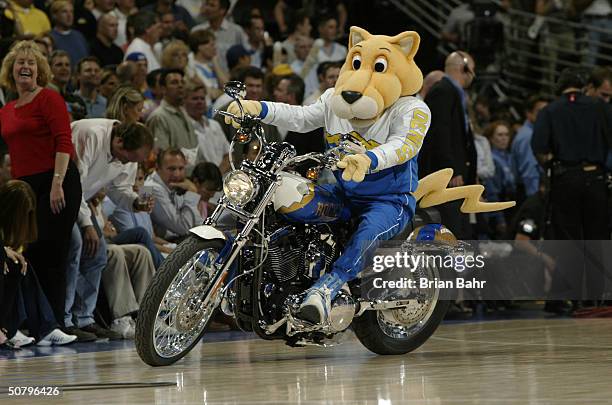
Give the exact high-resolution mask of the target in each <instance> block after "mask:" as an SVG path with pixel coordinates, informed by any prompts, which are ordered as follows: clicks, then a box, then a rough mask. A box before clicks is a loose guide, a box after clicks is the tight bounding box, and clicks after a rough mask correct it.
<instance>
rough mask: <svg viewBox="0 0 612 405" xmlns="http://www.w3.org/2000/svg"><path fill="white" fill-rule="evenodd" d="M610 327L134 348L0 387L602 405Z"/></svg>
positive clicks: (11, 370) (169, 397)
mask: <svg viewBox="0 0 612 405" xmlns="http://www.w3.org/2000/svg"><path fill="white" fill-rule="evenodd" d="M611 326H612V322H611V321H610V320H603V319H601V320H573V319H559V320H544V319H537V320H513V321H496V322H484V323H469V324H450V325H443V326H442V327H441V328H440V329H439V330H438V332H437V333H436V334H435V335H434V336H433V337H432V338H431V339H430V340H429V341H428V342H427V343H426V344H425V345H424V346H422V347H421V348H420V349H419V350H417V351H416V352H414V353H411V354H408V355H405V356H377V355H374V354H372V353H370V352H368V351H367V350H366V349H365V348H363V346H361V345H360V344H359V342H358V341H357V340H356V339H353V340H351V341H350V342H348V343H346V344H344V345H341V346H337V347H334V348H327V349H324V348H316V347H309V348H297V349H296V348H289V347H287V346H285V345H284V344H283V343H282V342H268V341H262V340H242V341H231V342H219V343H206V344H201V345H199V346H198V348H196V349H195V350H194V351H193V352H192V353H191V354H190V355H188V356H187V357H186V358H185V359H184V360H182V361H181V362H179V363H177V364H175V365H173V366H170V367H164V368H152V367H149V366H147V365H145V364H144V363H142V362H141V361H140V359H139V358H138V356H137V354H136V352H135V350H134V349H133V348H129V349H123V350H116V351H110V352H95V353H85V354H66V355H56V356H50V357H42V358H32V359H16V360H0V375H2V384H0V385H2V386H8V385H41V384H44V385H53V384H59V385H62V384H92V383H128V382H132V383H150V382H172V383H173V384H174V385H173V386H171V387H162V388H129V389H128V388H118V389H108V390H106V389H105V390H86V391H70V392H65V393H64V394H63V396H62V397H61V398H59V399H57V401H56V402H57V403H62V404H87V405H92V404H119V403H127V404H243V403H244V404H264V403H273V404H288V403H299V404H315V403H359V404H379V405H382V404H442V403H452V404H476V403H481V404H493V403H503V404H543V403H555V404H558V403H561V404H574V403H575V404H597V403H602V404H603V403H610V401H611V399H610V398H612V388H611V385H612V384H610V376H611V375H612V327H611ZM6 399H7V397H6V395H5V394H3V396H2V397H1V398H0V400H2V401H4V400H6ZM11 401H14V403H24V404H32V403H35V401H36V400H34V399H31V398H30V399H28V398H23V399H18V400H15V399H14V398H11ZM45 402H51V403H52V402H53V401H45Z"/></svg>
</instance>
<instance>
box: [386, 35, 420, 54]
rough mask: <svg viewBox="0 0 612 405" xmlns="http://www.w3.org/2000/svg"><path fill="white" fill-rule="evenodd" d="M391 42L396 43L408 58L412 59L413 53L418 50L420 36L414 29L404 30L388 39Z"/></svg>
mask: <svg viewBox="0 0 612 405" xmlns="http://www.w3.org/2000/svg"><path fill="white" fill-rule="evenodd" d="M390 42H391V43H392V44H397V45H399V47H400V48H401V50H402V52H403V53H404V55H406V57H407V58H408V59H413V58H414V55H415V54H416V53H417V51H418V50H419V44H420V43H421V37H419V34H417V33H416V32H414V31H405V32H402V33H401V34H397V35H396V36H394V37H393V38H391V41H390Z"/></svg>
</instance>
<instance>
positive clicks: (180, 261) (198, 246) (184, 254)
mask: <svg viewBox="0 0 612 405" xmlns="http://www.w3.org/2000/svg"><path fill="white" fill-rule="evenodd" d="M223 245H224V242H223V241H222V240H220V239H215V240H203V239H200V238H198V237H196V236H193V235H192V236H189V237H188V238H187V239H185V240H184V241H183V242H181V243H180V244H179V245H178V246H177V248H176V249H175V250H174V251H173V252H172V253H171V254H170V255H169V256H168V257H167V258H166V260H164V262H163V263H162V265H161V266H160V268H159V269H158V271H157V272H156V273H155V276H154V277H153V280H152V281H151V284H150V285H149V287H148V288H147V291H146V293H145V295H144V297H143V299H142V302H141V303H140V311H139V313H138V318H137V319H136V333H135V338H134V340H135V344H136V351H137V352H138V355H139V356H140V358H141V359H142V361H144V362H145V363H147V364H148V365H150V366H167V365H170V364H173V363H175V362H177V361H178V360H180V359H181V358H182V357H184V356H185V355H186V354H187V353H189V352H190V351H191V349H192V348H193V347H194V346H195V345H196V344H197V343H198V342H199V341H200V339H201V338H202V335H204V332H205V330H206V325H205V326H204V327H203V328H202V331H201V332H200V333H199V334H198V335H197V337H196V338H195V339H194V340H193V342H192V343H191V344H190V345H188V347H187V348H186V349H184V350H182V351H181V352H180V353H178V354H176V355H174V356H170V357H165V356H161V355H160V354H158V352H157V350H156V349H155V345H154V333H155V323H156V320H157V315H158V310H159V308H160V305H161V302H162V299H163V298H164V296H165V294H166V291H167V290H168V288H169V287H170V285H171V284H172V282H173V281H174V279H175V277H176V275H177V274H178V273H179V270H181V269H182V267H183V266H184V265H185V264H186V263H187V262H188V261H189V260H190V259H192V258H193V257H194V255H195V254H196V253H198V252H200V251H202V250H204V249H209V250H211V251H213V252H215V253H216V254H218V253H219V252H220V251H221V249H222V248H223ZM210 318H212V316H210ZM209 322H210V319H208V320H207V321H206V324H208V323H209Z"/></svg>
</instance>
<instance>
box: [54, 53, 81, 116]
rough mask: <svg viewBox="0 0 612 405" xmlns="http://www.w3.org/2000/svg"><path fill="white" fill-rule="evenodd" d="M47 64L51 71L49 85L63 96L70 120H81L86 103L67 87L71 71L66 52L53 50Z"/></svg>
mask: <svg viewBox="0 0 612 405" xmlns="http://www.w3.org/2000/svg"><path fill="white" fill-rule="evenodd" d="M49 66H50V68H51V73H53V78H52V79H51V83H49V87H51V88H52V89H54V90H56V91H57V92H58V93H60V94H61V95H62V97H64V101H66V107H67V109H68V113H69V114H70V118H71V120H72V121H78V120H82V119H83V118H85V117H86V116H87V105H86V104H85V101H83V99H82V98H81V97H79V96H77V95H76V94H71V92H70V91H69V89H68V86H69V85H70V78H71V72H72V69H71V65H70V56H68V52H66V51H62V50H58V51H53V53H52V54H51V57H50V58H49Z"/></svg>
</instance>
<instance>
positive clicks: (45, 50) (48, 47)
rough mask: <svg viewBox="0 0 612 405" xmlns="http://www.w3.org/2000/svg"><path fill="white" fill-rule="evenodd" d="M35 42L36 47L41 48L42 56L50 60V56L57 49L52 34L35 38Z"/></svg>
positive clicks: (48, 33)
mask: <svg viewBox="0 0 612 405" xmlns="http://www.w3.org/2000/svg"><path fill="white" fill-rule="evenodd" d="M34 42H36V45H38V47H39V48H40V52H42V54H43V55H44V56H45V57H46V58H47V59H49V56H51V54H52V53H53V50H54V49H55V41H54V40H53V37H52V36H51V33H50V32H47V33H46V34H41V35H38V36H36V37H35V38H34Z"/></svg>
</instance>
